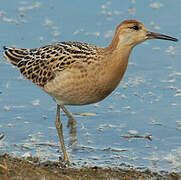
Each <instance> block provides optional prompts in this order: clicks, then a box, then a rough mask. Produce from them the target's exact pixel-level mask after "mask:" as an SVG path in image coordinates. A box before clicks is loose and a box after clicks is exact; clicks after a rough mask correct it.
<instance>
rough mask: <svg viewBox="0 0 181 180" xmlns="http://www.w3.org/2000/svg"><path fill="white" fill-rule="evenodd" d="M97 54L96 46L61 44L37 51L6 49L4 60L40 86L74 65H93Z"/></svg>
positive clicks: (75, 43) (72, 43) (77, 43)
mask: <svg viewBox="0 0 181 180" xmlns="http://www.w3.org/2000/svg"><path fill="white" fill-rule="evenodd" d="M96 53H97V47H96V46H93V45H90V44H87V43H80V42H61V43H56V44H52V45H48V46H44V47H40V48H36V49H19V48H12V47H4V58H5V59H6V60H8V61H9V62H10V63H11V64H13V65H14V66H16V67H17V68H18V69H19V70H20V72H21V74H22V75H23V76H25V77H26V78H27V79H29V80H31V81H32V82H33V83H35V84H37V85H39V86H44V85H45V84H46V83H47V82H48V81H50V80H51V79H53V78H55V76H56V72H57V71H63V70H64V69H66V68H70V67H71V66H72V64H74V63H87V64H89V63H92V62H93V61H94V59H95V56H96Z"/></svg>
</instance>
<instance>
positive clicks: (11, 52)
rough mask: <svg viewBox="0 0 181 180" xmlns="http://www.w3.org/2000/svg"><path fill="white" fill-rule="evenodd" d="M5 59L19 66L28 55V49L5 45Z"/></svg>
mask: <svg viewBox="0 0 181 180" xmlns="http://www.w3.org/2000/svg"><path fill="white" fill-rule="evenodd" d="M3 48H4V56H3V57H4V59H6V60H8V61H9V62H10V63H11V64H13V65H14V66H17V65H18V63H19V62H20V61H21V60H22V59H23V57H24V56H25V55H27V49H19V48H12V47H7V46H4V47H3Z"/></svg>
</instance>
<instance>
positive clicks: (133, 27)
mask: <svg viewBox="0 0 181 180" xmlns="http://www.w3.org/2000/svg"><path fill="white" fill-rule="evenodd" d="M131 29H134V30H135V31H138V30H139V29H140V28H139V27H138V26H136V25H135V26H132V27H131Z"/></svg>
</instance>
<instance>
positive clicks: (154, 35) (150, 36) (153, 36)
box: [147, 32, 178, 42]
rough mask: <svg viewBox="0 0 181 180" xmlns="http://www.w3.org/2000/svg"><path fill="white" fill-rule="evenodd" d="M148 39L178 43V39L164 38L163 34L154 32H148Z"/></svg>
mask: <svg viewBox="0 0 181 180" xmlns="http://www.w3.org/2000/svg"><path fill="white" fill-rule="evenodd" d="M147 37H148V39H163V40H168V41H175V42H176V41H178V39H176V38H173V37H170V36H166V35H164V34H160V33H155V32H149V33H148V34H147Z"/></svg>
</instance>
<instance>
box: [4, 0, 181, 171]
mask: <svg viewBox="0 0 181 180" xmlns="http://www.w3.org/2000/svg"><path fill="white" fill-rule="evenodd" d="M180 9H181V3H180V0H175V1H174V3H173V1H171V0H164V1H163V0H162V1H144V0H139V1H136V0H132V1H131V0H130V1H124V2H120V1H118V0H116V1H101V2H99V1H95V0H93V1H87V2H84V1H82V0H79V1H76V2H74V1H72V2H70V1H69V2H66V1H58V0H56V1H55V0H54V1H51V0H47V1H46V2H45V1H43V0H41V1H40V0H39V1H33V0H32V1H18V0H14V1H10V0H7V1H3V2H1V7H0V27H1V29H0V32H1V33H0V34H1V38H0V39H1V41H0V42H1V44H0V47H1V49H2V46H3V45H8V46H10V45H11V46H16V47H23V48H35V47H39V46H43V45H46V44H50V43H52V42H57V41H83V42H89V43H92V44H95V45H99V46H106V45H107V44H108V43H109V42H110V41H111V38H112V35H113V32H114V29H115V27H116V26H117V25H118V24H119V23H120V22H121V21H122V20H124V19H137V20H140V21H142V22H143V23H144V24H145V25H146V26H147V27H148V28H149V29H152V30H153V31H157V32H161V33H165V34H168V35H172V36H175V37H176V38H178V39H181V35H180V32H181V22H180V21H178V20H177V18H176V17H179V16H180ZM1 52H2V51H1ZM1 57H2V53H1ZM180 57H181V53H180V42H178V43H174V42H169V41H161V40H152V41H147V42H145V43H143V44H141V45H139V46H137V47H136V48H135V49H134V50H133V52H132V54H131V57H130V63H129V67H128V70H127V72H126V75H125V76H124V78H123V81H122V82H121V83H120V85H119V87H118V88H117V89H116V90H115V91H114V92H113V93H112V94H111V95H110V96H109V97H108V98H106V99H105V100H104V101H102V102H100V103H98V104H93V105H89V106H77V107H68V109H69V110H70V112H72V113H92V116H91V115H90V116H75V118H76V120H77V137H78V144H77V145H73V146H69V144H68V142H69V130H68V129H67V128H66V125H67V118H66V117H65V116H62V121H63V125H64V134H65V142H66V145H67V146H68V147H67V150H68V152H69V155H70V158H71V161H73V162H77V164H80V165H82V164H84V163H85V164H90V165H103V166H120V167H122V166H123V167H127V166H132V165H133V166H134V167H139V168H140V167H141V168H150V169H152V170H155V171H158V170H166V171H171V170H172V171H178V172H181V141H180V137H181V118H180V117H181V99H180V98H181V83H180V80H181V71H180V66H181V61H180ZM1 59H2V58H1ZM55 112H56V104H55V103H54V101H53V100H52V99H51V97H49V96H48V95H47V94H45V93H43V92H42V91H41V90H40V89H39V88H38V87H36V86H35V85H33V84H32V83H30V82H29V81H27V80H25V79H24V78H22V77H21V76H20V74H19V72H18V71H17V70H16V69H15V68H12V67H11V65H9V64H8V63H7V62H6V61H4V60H1V61H0V135H1V134H4V135H5V137H4V138H3V140H0V153H1V154H2V153H4V152H8V153H10V154H13V155H15V156H18V157H21V156H28V155H30V154H32V155H36V156H39V157H40V158H41V159H42V160H46V159H53V160H56V159H57V158H58V157H59V155H60V154H59V153H58V152H57V151H58V150H59V147H58V146H59V143H58V136H57V132H56V128H55V126H54V120H55ZM130 134H133V135H140V136H142V135H147V134H151V135H152V141H149V140H148V139H127V138H123V137H122V136H124V135H126V136H127V135H130Z"/></svg>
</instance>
